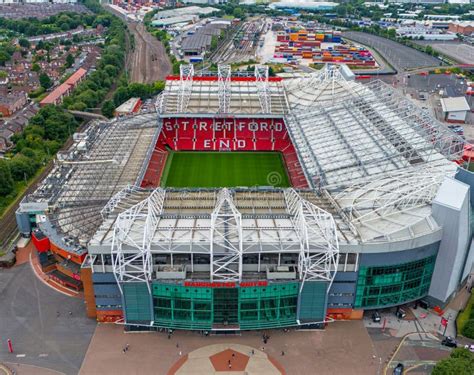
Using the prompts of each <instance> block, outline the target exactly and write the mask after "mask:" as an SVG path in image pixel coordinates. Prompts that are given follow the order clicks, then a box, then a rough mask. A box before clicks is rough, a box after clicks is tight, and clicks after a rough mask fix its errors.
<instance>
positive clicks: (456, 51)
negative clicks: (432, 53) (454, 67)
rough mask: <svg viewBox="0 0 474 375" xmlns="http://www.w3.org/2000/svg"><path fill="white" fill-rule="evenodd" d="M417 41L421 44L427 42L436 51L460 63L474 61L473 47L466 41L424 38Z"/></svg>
mask: <svg viewBox="0 0 474 375" xmlns="http://www.w3.org/2000/svg"><path fill="white" fill-rule="evenodd" d="M417 43H418V44H421V45H427V44H429V45H430V46H431V47H433V49H435V50H436V51H438V52H440V53H442V54H444V55H446V56H448V57H450V58H452V59H453V60H456V61H458V62H459V63H461V64H472V62H473V61H474V47H473V46H471V45H469V44H466V43H460V42H457V41H456V42H441V41H432V40H429V41H427V40H424V41H419V42H417Z"/></svg>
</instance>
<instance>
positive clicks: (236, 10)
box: [232, 7, 245, 19]
mask: <svg viewBox="0 0 474 375" xmlns="http://www.w3.org/2000/svg"><path fill="white" fill-rule="evenodd" d="M232 15H233V16H234V17H235V18H240V19H242V18H244V17H245V12H244V11H243V10H242V8H240V7H237V8H234V11H233V12H232Z"/></svg>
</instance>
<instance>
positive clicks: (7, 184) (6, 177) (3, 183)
mask: <svg viewBox="0 0 474 375" xmlns="http://www.w3.org/2000/svg"><path fill="white" fill-rule="evenodd" d="M13 189H14V185H13V178H12V174H11V171H10V167H9V166H8V164H7V162H6V161H5V160H0V195H1V196H4V195H8V194H10V193H11V192H12V191H13Z"/></svg>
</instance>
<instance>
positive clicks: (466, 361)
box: [431, 348, 474, 375]
mask: <svg viewBox="0 0 474 375" xmlns="http://www.w3.org/2000/svg"><path fill="white" fill-rule="evenodd" d="M473 368H474V356H473V355H472V354H471V353H470V352H469V350H467V349H464V348H458V349H454V350H453V351H452V352H451V355H450V357H449V358H447V359H443V360H441V361H439V362H438V363H437V364H436V366H435V368H434V369H433V372H432V373H431V374H432V375H451V374H453V375H454V374H456V375H470V374H472V369H473Z"/></svg>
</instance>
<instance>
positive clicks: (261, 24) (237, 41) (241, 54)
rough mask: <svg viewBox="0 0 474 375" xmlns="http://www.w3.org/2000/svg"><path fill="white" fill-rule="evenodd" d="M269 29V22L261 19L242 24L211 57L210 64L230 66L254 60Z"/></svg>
mask: <svg viewBox="0 0 474 375" xmlns="http://www.w3.org/2000/svg"><path fill="white" fill-rule="evenodd" d="M270 27H271V23H270V20H268V19H263V18H256V19H253V20H251V21H248V22H244V23H243V24H242V26H241V27H240V28H239V29H238V30H237V32H236V33H235V34H234V36H233V37H232V38H229V40H228V41H226V42H225V43H223V44H222V45H221V47H220V48H219V49H218V50H217V51H216V52H215V53H214V54H213V55H212V56H211V60H212V62H215V63H217V62H220V63H227V64H230V63H238V62H243V61H248V60H250V59H255V54H256V51H257V48H258V47H259V46H261V45H263V36H264V35H265V33H266V32H268V30H269V29H270Z"/></svg>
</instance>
